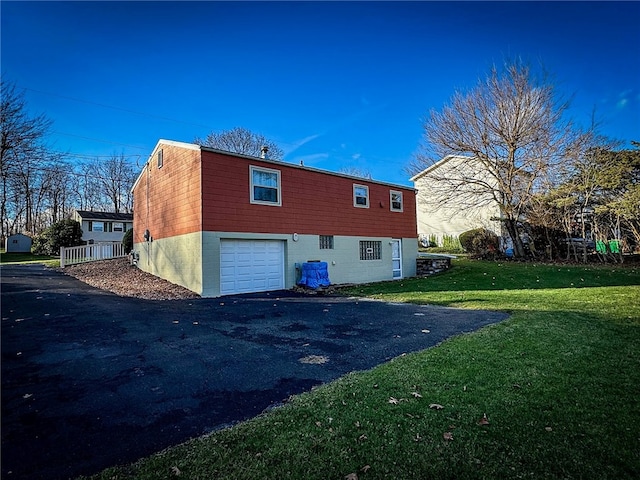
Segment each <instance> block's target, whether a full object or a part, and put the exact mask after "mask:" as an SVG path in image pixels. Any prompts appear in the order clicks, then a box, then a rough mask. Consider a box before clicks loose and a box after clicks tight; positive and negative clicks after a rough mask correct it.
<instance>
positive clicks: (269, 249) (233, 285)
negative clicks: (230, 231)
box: [220, 240, 284, 295]
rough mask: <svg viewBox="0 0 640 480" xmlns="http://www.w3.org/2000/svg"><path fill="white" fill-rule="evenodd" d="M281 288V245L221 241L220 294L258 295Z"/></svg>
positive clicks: (271, 241)
mask: <svg viewBox="0 0 640 480" xmlns="http://www.w3.org/2000/svg"><path fill="white" fill-rule="evenodd" d="M283 288H284V242H282V241H278V240H221V242H220V293H221V294H222V295H229V294H233V293H249V292H262V291H267V290H280V289H283Z"/></svg>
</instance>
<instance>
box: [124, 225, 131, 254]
mask: <svg viewBox="0 0 640 480" xmlns="http://www.w3.org/2000/svg"><path fill="white" fill-rule="evenodd" d="M122 246H123V247H124V251H125V252H126V253H129V252H131V251H132V250H133V228H131V229H129V230H127V231H126V233H125V234H124V235H123V236H122Z"/></svg>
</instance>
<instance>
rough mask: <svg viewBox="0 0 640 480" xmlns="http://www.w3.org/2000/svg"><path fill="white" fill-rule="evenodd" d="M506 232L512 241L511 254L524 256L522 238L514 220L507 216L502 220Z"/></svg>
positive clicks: (518, 256) (519, 256)
mask: <svg viewBox="0 0 640 480" xmlns="http://www.w3.org/2000/svg"><path fill="white" fill-rule="evenodd" d="M504 223H505V227H506V228H507V232H508V233H509V236H510V237H511V240H512V241H513V255H514V257H516V258H524V256H525V255H524V246H523V245H522V239H521V238H520V235H519V234H518V227H517V226H516V221H515V220H514V219H512V218H508V219H506V220H505V221H504Z"/></svg>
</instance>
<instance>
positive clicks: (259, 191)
mask: <svg viewBox="0 0 640 480" xmlns="http://www.w3.org/2000/svg"><path fill="white" fill-rule="evenodd" d="M249 172H250V183H251V203H256V204H260V205H274V206H280V205H282V198H281V193H280V192H281V186H280V171H279V170H272V169H270V168H262V167H254V166H250V167H249Z"/></svg>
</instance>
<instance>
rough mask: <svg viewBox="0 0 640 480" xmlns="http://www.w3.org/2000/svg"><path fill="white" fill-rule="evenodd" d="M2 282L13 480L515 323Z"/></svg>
mask: <svg viewBox="0 0 640 480" xmlns="http://www.w3.org/2000/svg"><path fill="white" fill-rule="evenodd" d="M0 273H1V275H2V298H1V300H2V303H1V306H2V332H1V333H2V478H3V479H12V478H15V479H18V478H19V479H52V480H55V479H65V478H72V477H75V476H77V475H81V474H92V473H96V472H98V471H100V470H101V469H103V468H105V467H108V466H112V465H116V464H122V463H129V462H132V461H134V460H136V459H138V458H140V457H143V456H147V455H149V454H151V453H153V452H156V451H159V450H162V449H164V448H166V447H168V446H171V445H175V444H177V443H180V442H183V441H185V440H187V439H189V438H191V437H194V436H199V435H202V434H205V433H207V432H211V431H213V430H216V429H220V428H222V427H224V426H228V425H231V424H233V423H235V422H238V421H241V420H244V419H247V418H250V417H252V416H255V415H257V414H259V413H260V412H262V411H264V410H265V409H268V408H270V407H273V406H276V405H278V404H280V403H282V402H283V401H285V400H286V399H287V398H288V397H289V396H290V395H293V394H297V393H301V392H303V391H306V390H309V389H310V388H311V387H313V386H314V385H317V384H320V383H325V382H328V381H331V380H333V379H335V378H337V377H339V376H341V375H343V374H345V373H347V372H350V371H353V370H363V369H369V368H371V367H373V366H375V365H378V364H380V363H383V362H385V361H387V360H389V359H391V358H393V357H396V356H398V355H401V354H402V353H405V352H410V351H415V350H421V349H424V348H428V347H431V346H433V345H436V344H437V343H439V342H441V341H442V340H444V339H446V338H448V337H450V336H452V335H456V334H459V333H462V332H469V331H472V330H476V329H478V328H480V327H482V326H484V325H488V324H491V323H495V322H498V321H501V320H503V319H504V318H505V317H506V315H504V314H501V313H495V312H486V311H463V310H457V309H452V308H440V307H433V306H416V305H408V304H390V303H385V302H378V301H363V300H355V299H348V298H344V297H337V296H330V297H329V296H327V297H324V296H305V295H300V294H295V293H293V292H288V291H286V292H285V291H282V292H271V293H263V294H254V295H243V296H237V297H223V298H219V299H196V300H178V301H148V300H139V299H133V298H122V297H118V296H116V295H114V294H111V293H107V292H104V291H101V290H98V289H95V288H92V287H89V286H87V285H86V284H84V283H82V282H80V281H78V280H76V279H75V278H72V277H69V276H67V275H64V274H62V273H60V272H58V271H56V270H52V269H47V268H44V267H43V266H41V265H20V266H2V267H1V271H0Z"/></svg>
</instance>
